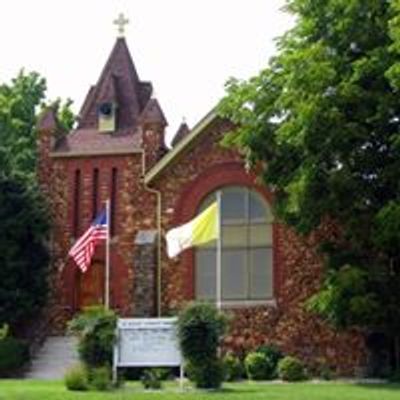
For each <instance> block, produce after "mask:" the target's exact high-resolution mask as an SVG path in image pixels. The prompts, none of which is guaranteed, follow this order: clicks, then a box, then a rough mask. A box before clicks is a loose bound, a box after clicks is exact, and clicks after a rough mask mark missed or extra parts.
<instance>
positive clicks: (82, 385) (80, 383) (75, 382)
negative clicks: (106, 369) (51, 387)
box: [64, 364, 89, 391]
mask: <svg viewBox="0 0 400 400" xmlns="http://www.w3.org/2000/svg"><path fill="white" fill-rule="evenodd" d="M64 383H65V386H66V388H67V389H68V390H79V391H84V390H88V388H89V382H88V374H87V370H86V368H85V367H84V366H83V365H81V364H78V365H75V366H73V367H72V368H70V369H69V370H68V371H67V372H66V373H65V375H64Z"/></svg>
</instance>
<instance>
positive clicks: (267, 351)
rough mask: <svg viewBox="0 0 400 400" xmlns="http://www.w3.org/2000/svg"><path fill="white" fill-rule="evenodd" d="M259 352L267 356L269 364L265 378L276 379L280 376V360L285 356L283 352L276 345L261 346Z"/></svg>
mask: <svg viewBox="0 0 400 400" xmlns="http://www.w3.org/2000/svg"><path fill="white" fill-rule="evenodd" d="M256 352H257V353H262V354H264V355H265V357H267V361H268V362H267V364H266V366H265V378H264V379H275V378H276V377H277V376H278V371H277V368H278V362H279V360H281V359H282V358H283V353H282V352H281V350H279V349H278V348H277V347H276V346H274V345H264V346H260V347H259V348H258V349H257V350H256Z"/></svg>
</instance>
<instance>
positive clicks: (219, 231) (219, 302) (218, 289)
mask: <svg viewBox="0 0 400 400" xmlns="http://www.w3.org/2000/svg"><path fill="white" fill-rule="evenodd" d="M217 209H218V214H217V217H218V221H217V224H218V228H217V263H216V288H215V289H216V300H217V309H218V310H221V308H222V213H221V211H222V207H221V190H218V192H217Z"/></svg>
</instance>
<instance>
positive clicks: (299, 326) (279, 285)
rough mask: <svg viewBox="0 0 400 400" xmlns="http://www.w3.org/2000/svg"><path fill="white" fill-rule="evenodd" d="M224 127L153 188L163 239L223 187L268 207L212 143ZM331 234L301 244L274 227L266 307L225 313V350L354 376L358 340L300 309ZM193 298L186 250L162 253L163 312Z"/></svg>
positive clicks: (250, 180)
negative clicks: (250, 193) (284, 356)
mask: <svg viewBox="0 0 400 400" xmlns="http://www.w3.org/2000/svg"><path fill="white" fill-rule="evenodd" d="M227 128H229V124H226V123H224V122H221V121H219V122H214V123H213V124H212V125H211V126H210V127H209V128H207V132H205V133H204V134H203V135H202V137H201V139H200V140H198V141H197V143H195V144H194V145H193V147H192V149H190V150H189V151H188V152H187V153H186V154H184V155H181V156H180V158H179V161H178V162H176V163H175V164H172V165H170V166H169V167H168V168H167V169H166V171H165V172H163V173H162V174H161V175H160V176H159V177H158V178H157V181H156V182H154V183H153V186H154V187H156V188H157V189H159V190H161V191H162V193H163V195H162V212H163V217H162V226H163V235H165V232H166V231H167V230H168V229H170V228H172V227H174V226H176V225H179V224H181V223H184V222H186V221H188V220H189V219H190V218H192V217H193V216H194V215H195V213H196V210H197V207H198V205H199V204H200V202H201V200H202V199H203V198H204V197H205V196H206V195H207V194H208V193H209V192H210V191H214V190H216V189H217V188H218V187H221V186H223V185H226V184H235V183H236V184H240V185H246V186H248V187H251V188H252V189H254V190H257V191H259V192H260V193H262V194H263V195H264V197H265V198H266V200H267V201H269V202H272V201H273V196H272V195H271V194H270V193H269V192H268V191H267V190H266V189H265V188H264V187H262V186H260V185H258V184H257V178H256V177H255V176H254V175H253V174H247V173H246V172H245V170H244V167H243V162H242V159H241V157H240V156H239V154H237V153H236V152H234V151H232V150H227V149H225V148H222V147H221V146H220V145H219V141H220V139H221V137H222V135H223V133H224V132H225V131H226V130H227ZM331 233H332V232H331V230H330V228H329V227H325V228H323V229H321V230H320V231H319V232H315V233H314V234H313V235H311V236H310V237H309V238H301V237H299V236H297V235H296V234H295V233H293V231H292V230H291V229H289V228H288V227H285V226H283V225H281V224H278V223H275V224H274V228H273V240H274V256H273V257H274V302H270V303H267V304H265V305H259V306H251V307H250V306H249V307H235V308H233V309H230V310H226V312H228V313H230V314H231V315H232V316H234V318H233V319H232V323H231V328H230V332H229V334H228V335H227V337H226V340H225V346H226V348H230V349H233V350H235V351H236V352H237V353H243V352H246V351H248V350H250V349H254V348H256V347H257V346H259V345H261V344H265V343H274V344H277V345H279V347H281V348H282V349H283V350H284V351H285V352H286V353H288V354H294V355H297V356H299V357H300V358H302V359H303V360H304V361H305V362H306V363H307V365H308V366H309V367H311V368H312V369H314V370H318V369H319V368H320V367H322V366H323V365H326V364H328V365H329V366H330V367H331V368H333V369H334V370H336V372H337V373H338V374H340V375H354V374H357V373H358V371H359V367H360V366H362V365H363V364H364V362H365V348H364V342H363V339H362V337H361V335H360V334H358V333H357V332H344V333H343V332H342V333H339V332H336V331H334V330H333V329H331V328H330V327H329V326H327V325H326V324H325V323H324V322H323V321H322V320H321V319H319V318H317V317H316V316H314V315H311V314H310V313H308V312H307V311H306V310H305V308H304V302H305V301H306V300H307V299H308V298H309V297H310V296H311V295H312V294H313V293H315V291H316V290H317V289H318V287H319V285H320V280H321V272H322V261H321V259H320V257H319V256H318V254H317V252H316V248H317V244H318V242H319V240H320V238H321V237H324V236H326V235H330V234H331ZM194 297H195V293H194V252H193V251H186V252H184V253H183V254H182V255H181V256H179V257H177V258H175V259H173V260H169V259H168V258H167V256H166V253H165V250H164V251H163V255H162V299H163V302H162V305H163V311H164V312H166V313H170V312H171V310H176V309H179V308H180V307H182V305H183V304H185V302H187V301H189V300H191V299H193V298H194Z"/></svg>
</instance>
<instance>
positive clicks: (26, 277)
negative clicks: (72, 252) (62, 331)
mask: <svg viewBox="0 0 400 400" xmlns="http://www.w3.org/2000/svg"><path fill="white" fill-rule="evenodd" d="M42 204H43V203H42V202H41V201H40V199H39V198H38V195H37V191H35V190H31V189H30V188H27V186H26V183H25V181H24V180H18V179H16V178H8V177H4V176H2V175H0V221H1V229H0V282H1V284H0V325H2V324H3V323H9V324H10V326H11V327H14V326H15V325H16V324H18V323H20V322H22V321H24V320H29V319H31V318H32V317H33V316H34V315H35V313H37V312H38V311H39V310H40V308H41V307H42V306H43V305H44V303H45V301H46V294H47V265H48V252H47V246H46V242H45V239H46V237H47V228H48V227H47V223H46V218H45V216H46V214H45V210H44V209H43V206H42Z"/></svg>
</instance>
